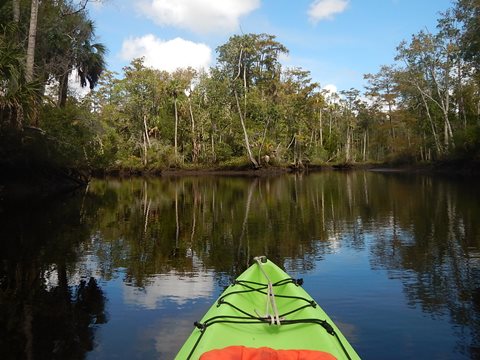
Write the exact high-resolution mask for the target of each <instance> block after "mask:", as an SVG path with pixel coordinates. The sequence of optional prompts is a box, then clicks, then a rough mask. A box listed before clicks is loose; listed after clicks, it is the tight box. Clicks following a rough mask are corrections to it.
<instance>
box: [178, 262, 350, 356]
mask: <svg viewBox="0 0 480 360" xmlns="http://www.w3.org/2000/svg"><path fill="white" fill-rule="evenodd" d="M255 261H256V262H257V264H258V266H259V267H260V269H261V271H262V274H263V275H264V276H265V278H266V280H267V282H266V283H261V282H256V281H249V280H238V279H237V280H235V281H234V282H233V283H232V285H231V287H238V286H240V287H241V289H239V290H233V291H230V292H228V293H224V294H223V295H221V296H220V297H219V298H218V300H217V302H216V307H217V308H219V307H220V306H229V307H231V308H232V309H234V310H235V311H237V312H238V313H240V314H243V315H244V316H236V315H216V316H212V317H210V318H208V319H206V320H204V321H203V322H195V323H194V325H195V327H196V328H197V329H199V330H200V332H201V334H200V336H199V337H198V338H197V341H196V342H195V344H194V346H193V348H192V349H191V351H190V353H189V355H188V357H187V359H191V357H192V355H193V354H194V353H195V350H196V348H197V346H198V344H199V343H200V341H201V340H202V338H203V336H204V334H205V332H206V331H207V329H208V328H210V327H211V326H212V325H215V324H238V325H253V324H259V325H260V324H270V325H276V326H286V325H297V324H316V325H320V326H322V327H323V328H324V329H325V331H326V332H327V333H328V334H330V335H331V336H333V337H335V338H336V340H337V341H338V344H339V345H340V347H341V348H342V350H343V352H344V353H345V356H346V359H348V360H351V357H350V355H349V353H348V351H347V350H346V348H345V347H344V345H343V343H342V340H341V339H340V338H339V336H338V335H337V333H336V331H335V330H334V328H333V327H332V326H331V325H330V324H329V323H328V322H327V321H326V320H321V319H317V318H300V319H287V316H290V315H292V314H294V313H296V312H300V311H301V310H303V309H305V308H309V307H311V308H316V307H317V303H316V302H315V301H314V300H312V299H309V298H306V297H303V296H297V295H282V294H275V293H274V288H280V287H282V286H286V285H288V284H294V285H295V286H301V285H302V284H303V279H294V278H291V277H289V278H284V279H282V280H279V281H276V282H275V283H272V282H271V280H270V279H269V277H268V275H267V274H266V273H265V272H264V271H263V269H262V263H263V260H262V258H255ZM252 292H256V293H259V294H262V295H265V296H266V313H265V316H260V315H259V314H258V312H257V310H256V309H254V311H255V314H253V313H250V312H248V311H246V310H244V309H242V308H240V307H239V306H237V305H235V304H234V303H233V302H230V301H228V298H232V297H235V296H236V295H239V294H246V293H252ZM276 299H289V300H295V301H300V302H301V304H302V305H300V306H298V307H296V308H295V309H292V310H289V311H287V312H285V313H279V312H278V307H277V303H276ZM270 308H272V310H273V314H271V313H270Z"/></svg>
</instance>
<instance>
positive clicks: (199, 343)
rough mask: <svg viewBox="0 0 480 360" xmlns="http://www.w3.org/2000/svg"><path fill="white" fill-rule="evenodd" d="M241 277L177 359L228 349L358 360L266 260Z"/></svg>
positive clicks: (305, 298) (292, 282)
mask: <svg viewBox="0 0 480 360" xmlns="http://www.w3.org/2000/svg"><path fill="white" fill-rule="evenodd" d="M256 259H257V262H256V263H255V264H253V265H252V266H250V267H249V268H248V269H247V270H246V271H245V272H244V273H242V274H241V275H240V276H239V277H238V278H237V280H236V281H235V282H234V284H232V285H230V286H229V287H228V288H227V289H226V290H225V291H224V292H223V293H222V295H221V296H220V297H219V298H218V300H217V302H216V303H215V304H214V305H213V306H212V307H211V308H210V309H209V310H208V311H207V313H206V314H205V316H204V317H203V318H202V319H201V320H200V322H196V323H195V326H196V327H195V329H194V330H193V332H192V334H191V335H190V337H189V338H188V339H187V341H186V342H185V344H184V345H183V347H182V348H181V349H180V351H179V353H178V354H177V357H176V359H179V360H183V359H198V358H199V357H200V355H201V354H203V353H205V352H208V351H210V350H213V349H222V348H225V347H229V346H245V347H249V348H261V347H268V348H271V349H276V350H298V349H301V350H316V351H322V352H326V353H329V354H331V355H333V356H334V357H335V358H337V359H359V357H358V355H357V354H356V352H355V350H354V349H353V348H352V347H351V345H350V344H349V343H348V341H347V340H346V338H345V337H344V336H343V335H342V333H341V332H340V330H339V329H338V328H337V327H336V326H335V324H334V323H333V322H332V321H331V319H330V318H329V317H328V315H327V314H326V313H325V312H324V311H323V310H322V309H321V308H320V306H318V305H317V304H316V302H315V301H314V300H313V299H312V298H311V297H310V296H309V295H308V294H307V292H306V291H305V290H303V288H302V287H301V286H300V285H301V281H298V280H295V279H292V278H291V277H289V276H288V275H287V274H286V273H285V272H284V271H283V270H281V269H280V268H279V267H278V266H276V265H275V264H274V263H273V262H271V261H269V260H267V259H266V258H264V257H263V258H256Z"/></svg>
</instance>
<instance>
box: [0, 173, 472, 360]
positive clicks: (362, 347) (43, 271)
mask: <svg viewBox="0 0 480 360" xmlns="http://www.w3.org/2000/svg"><path fill="white" fill-rule="evenodd" d="M479 192H480V189H479V188H478V186H477V185H476V182H475V181H471V182H469V181H465V180H462V181H459V180H446V179H434V178H431V177H424V176H413V175H406V174H376V173H368V172H348V173H336V172H333V173H321V174H313V175H308V176H307V175H292V176H282V177H272V178H254V179H249V178H226V177H225V178H222V177H192V178H163V179H148V180H147V179H129V180H124V181H118V180H109V181H94V182H92V183H91V184H90V187H89V189H88V191H87V192H85V193H82V194H78V195H77V196H73V197H71V198H69V199H62V201H60V202H59V201H56V202H51V203H49V204H48V205H46V204H45V203H42V204H38V206H32V205H31V204H28V205H25V206H23V207H22V206H17V207H18V208H17V209H15V208H13V207H12V206H11V205H9V206H8V207H6V206H4V207H3V215H5V216H3V218H2V220H1V223H0V225H1V229H2V239H4V240H2V243H1V245H0V246H1V247H2V249H1V255H0V259H1V264H2V266H1V268H0V304H1V307H0V309H1V310H0V313H1V320H2V321H1V322H0V324H1V325H0V335H1V336H0V357H1V358H22V357H24V358H32V357H49V356H43V355H46V354H50V357H55V356H56V355H55V354H57V352H58V354H65V351H66V350H65V349H70V351H71V349H76V350H75V351H73V352H71V354H73V353H75V356H71V357H74V358H77V357H78V358H83V357H84V356H85V354H86V352H88V351H91V350H92V349H93V352H92V353H91V354H93V357H102V358H113V357H115V356H120V357H138V356H141V357H160V358H172V357H173V356H174V354H175V352H176V350H177V349H178V347H179V346H180V344H181V343H182V342H183V340H184V339H185V337H186V336H187V335H188V333H189V332H190V331H191V328H192V327H191V323H192V321H193V320H197V319H198V318H199V317H201V315H202V314H203V312H204V311H205V310H206V309H207V308H208V306H209V304H210V303H211V302H212V301H213V299H214V298H215V297H216V296H217V295H218V293H219V292H220V291H221V290H222V288H223V287H224V286H226V285H228V284H229V282H230V281H231V279H232V278H234V277H235V276H237V275H238V274H239V273H240V272H242V271H243V270H244V269H245V268H246V267H247V266H248V265H249V263H250V262H251V258H252V257H253V256H255V255H258V254H266V255H268V256H269V258H271V259H272V260H273V261H275V262H277V263H279V264H281V265H283V266H284V267H285V268H286V270H287V271H289V272H291V273H295V274H302V275H303V276H305V277H309V280H310V283H311V284H313V287H312V288H311V289H309V291H312V292H313V294H312V295H314V296H316V297H319V298H320V299H321V300H322V301H321V302H322V305H325V306H327V311H329V310H330V309H331V310H332V311H333V316H334V317H335V315H336V314H337V311H338V314H342V316H343V317H341V318H338V322H339V324H340V325H341V327H342V329H343V330H344V331H345V332H346V333H348V334H349V338H350V340H351V341H352V342H354V346H356V347H357V349H358V350H359V353H360V354H361V355H362V356H363V357H365V358H370V359H375V358H378V359H381V358H389V359H393V358H405V357H407V358H408V357H410V356H416V355H422V354H424V355H425V356H427V357H428V356H432V354H433V355H434V354H447V357H449V358H452V357H453V358H462V357H463V358H476V357H478V356H480V354H479V350H478V346H479V344H480V334H479V331H480V318H479V316H480V315H479V314H480V290H479V289H480V282H479V280H478V279H479V276H478V275H480V274H479V270H480V231H479V230H480V225H479V224H478V221H477V219H478V218H479V215H480V203H479V201H478V199H480V196H479V195H480V193H479ZM317 287H318V288H319V289H321V290H317ZM325 289H328V291H325ZM353 294H354V295H353ZM105 297H106V298H107V299H108V301H107V302H105ZM60 304H63V305H62V306H63V307H60ZM57 309H63V310H62V311H58V310H57ZM105 309H106V310H105ZM382 310H384V312H382ZM106 314H107V315H106ZM380 314H382V316H383V317H382V316H380ZM393 315H395V316H393ZM425 316H427V317H428V318H429V319H430V320H429V322H426V321H425ZM47 318H48V319H52V318H53V319H54V320H55V323H56V324H57V325H56V326H58V329H55V328H54V327H52V328H49V329H48V331H45V325H42V324H43V322H45V321H46V319H47ZM15 319H16V320H15ZM107 319H108V322H107ZM407 319H408V322H407ZM430 321H431V322H430ZM372 322H374V326H372ZM100 324H103V325H100ZM427 324H428V326H431V325H432V324H434V326H436V329H435V331H433V330H432V331H430V333H431V336H428V332H429V331H422V329H424V328H425V329H427ZM92 325H93V326H92ZM386 330H388V331H386ZM417 331H420V334H417V335H416V336H415V337H412V335H411V334H412V332H415V333H417ZM96 334H100V336H99V337H97V339H95V335H96ZM67 335H68V338H69V339H76V340H75V341H73V340H70V343H68V341H67ZM74 335H75V336H74ZM432 342H435V346H434V347H435V351H433V352H432ZM7 344H8V345H9V346H8V347H7ZM392 347H395V348H396V349H397V352H396V354H394V355H392V354H391V351H390V350H391V348H392ZM7 349H8V350H7ZM62 351H63V352H62ZM34 355H35V356H34ZM59 357H60V356H59ZM433 357H434V356H433Z"/></svg>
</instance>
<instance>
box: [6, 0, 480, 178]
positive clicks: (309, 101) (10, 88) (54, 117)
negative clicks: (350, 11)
mask: <svg viewBox="0 0 480 360" xmlns="http://www.w3.org/2000/svg"><path fill="white" fill-rule="evenodd" d="M87 3H88V0H82V1H76V2H75V1H70V0H61V1H58V0H56V1H53V0H42V1H39V0H28V1H27V0H11V1H7V2H4V5H3V6H2V9H1V10H2V11H1V12H0V14H1V15H0V21H1V24H2V25H1V27H0V53H1V58H0V74H1V76H2V80H1V82H0V94H1V98H0V131H1V134H2V136H5V134H9V136H11V134H12V133H14V134H16V135H15V136H17V138H18V137H20V138H22V139H23V140H22V141H17V142H15V141H9V144H10V145H4V146H3V147H4V150H3V152H4V153H5V154H3V155H7V157H8V155H12V154H18V153H19V151H18V150H19V149H18V148H19V147H20V148H25V143H26V141H25V137H28V138H33V139H36V140H34V141H30V142H28V141H27V145H28V144H30V143H32V142H33V143H35V146H33V147H32V149H34V150H35V151H32V150H30V152H29V153H28V154H29V156H31V155H32V152H35V154H37V153H38V151H37V150H38V148H41V149H42V151H40V153H42V154H44V155H45V156H49V157H54V158H56V159H57V160H56V161H59V162H60V163H61V164H64V165H66V166H70V167H77V168H88V169H103V170H105V169H107V170H115V169H136V170H142V169H162V168H166V167H185V168H189V167H197V168H201V167H209V166H216V165H219V164H223V165H224V166H227V167H229V166H230V167H235V168H239V167H253V168H259V167H261V166H269V165H280V166H284V165H290V166H293V167H295V168H303V167H304V166H306V165H307V164H309V163H314V164H325V163H342V164H349V163H357V162H385V161H392V162H420V161H421V162H430V161H435V160H439V159H452V158H453V159H457V160H458V159H462V160H463V159H478V156H479V150H480V71H479V70H480V51H479V50H480V32H479V31H478V28H479V26H480V20H479V19H480V16H479V14H480V4H479V3H478V1H475V0H458V1H456V2H454V3H453V4H452V7H451V8H450V9H448V10H447V11H445V12H444V13H442V14H440V15H439V19H438V23H437V28H436V30H435V32H429V31H427V30H422V31H420V32H418V33H417V34H414V35H412V37H411V39H409V40H405V41H402V42H401V43H400V44H399V45H398V47H397V52H396V57H395V59H393V61H392V64H388V65H383V66H381V67H380V68H379V70H378V72H377V73H374V74H366V75H365V76H364V77H365V80H366V82H367V86H366V87H365V89H363V90H362V91H360V90H358V89H353V88H352V89H348V90H343V91H340V92H338V93H331V92H328V91H326V90H324V89H322V87H321V85H320V84H318V83H317V82H315V81H313V80H312V77H311V73H310V71H309V70H307V69H302V68H285V67H284V66H282V64H281V56H282V55H284V54H287V53H288V49H287V48H286V47H285V46H284V45H283V44H282V43H280V42H279V41H278V40H277V38H276V36H275V35H270V34H242V35H233V36H231V37H230V39H229V40H228V41H227V42H226V43H225V44H223V45H221V46H219V47H218V48H217V49H216V53H217V59H216V64H215V65H214V66H213V67H211V68H210V69H209V70H208V71H197V70H194V69H191V68H187V69H177V70H176V71H175V72H173V73H172V72H166V71H160V70H156V69H153V68H151V67H148V66H146V65H145V61H144V59H142V58H139V59H134V60H133V61H132V62H131V63H130V64H129V65H128V66H125V67H124V68H123V70H122V73H121V74H117V73H114V72H111V71H109V70H108V69H107V68H106V63H105V54H106V48H105V46H104V45H103V44H101V43H99V42H97V41H96V36H95V26H94V23H93V21H92V20H91V19H89V17H88V13H87V11H86V5H87ZM74 70H75V71H76V73H77V74H78V80H79V83H80V85H81V86H89V87H90V88H91V89H92V91H91V92H90V93H89V94H88V95H87V96H85V97H83V98H80V97H78V96H75V95H74V94H73V93H72V89H71V88H69V85H68V80H69V77H72V73H73V71H74ZM94 88H95V89H94ZM39 134H40V135H39ZM38 138H41V139H42V140H41V141H40V140H38ZM10 139H11V138H10ZM39 143H40V145H38V144H39ZM11 144H16V145H15V146H14V145H11ZM45 148H48V150H45ZM20 153H21V151H20Z"/></svg>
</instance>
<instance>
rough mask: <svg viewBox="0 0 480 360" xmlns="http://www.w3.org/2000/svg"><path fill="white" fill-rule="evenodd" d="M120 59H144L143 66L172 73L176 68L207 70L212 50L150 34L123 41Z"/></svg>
mask: <svg viewBox="0 0 480 360" xmlns="http://www.w3.org/2000/svg"><path fill="white" fill-rule="evenodd" d="M121 57H122V58H123V59H124V60H132V59H134V58H139V57H145V65H146V66H149V67H153V68H155V69H158V70H166V71H169V72H173V71H175V70H176V69H178V68H187V67H189V66H190V67H192V68H194V69H197V70H200V69H208V67H209V65H210V63H211V61H212V50H211V49H210V48H209V47H208V46H207V45H205V44H201V43H194V42H192V41H188V40H184V39H181V38H175V39H173V40H169V41H164V40H161V39H158V38H157V37H155V36H154V35H152V34H148V35H145V36H142V37H138V38H129V39H127V40H124V42H123V45H122V51H121Z"/></svg>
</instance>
